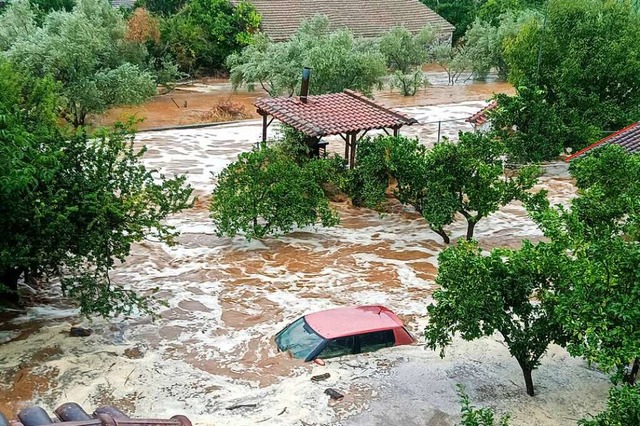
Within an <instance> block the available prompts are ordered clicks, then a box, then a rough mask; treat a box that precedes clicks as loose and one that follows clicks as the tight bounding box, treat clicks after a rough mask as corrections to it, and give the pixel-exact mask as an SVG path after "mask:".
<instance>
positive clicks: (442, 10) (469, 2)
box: [421, 0, 486, 43]
mask: <svg viewBox="0 0 640 426" xmlns="http://www.w3.org/2000/svg"><path fill="white" fill-rule="evenodd" d="M421 1H422V3H424V4H425V5H427V6H428V7H429V8H431V9H432V10H433V11H434V12H436V13H437V14H438V15H440V16H442V17H443V18H444V19H446V20H447V21H449V22H450V23H451V24H453V26H455V27H456V29H455V31H454V32H453V42H454V43H455V42H456V41H457V40H458V39H460V38H462V36H463V35H464V33H465V32H466V31H467V28H468V27H469V25H471V23H472V22H473V20H474V19H475V18H476V15H477V13H478V10H479V8H480V5H482V4H483V3H484V2H485V1H486V0H421Z"/></svg>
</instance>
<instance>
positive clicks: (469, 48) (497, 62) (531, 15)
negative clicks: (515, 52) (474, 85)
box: [464, 2, 539, 79]
mask: <svg viewBox="0 0 640 426" xmlns="http://www.w3.org/2000/svg"><path fill="white" fill-rule="evenodd" d="M488 4H490V2H487V3H486V4H485V5H488ZM538 16H539V13H538V12H535V11H531V10H525V11H511V10H510V11H507V12H506V13H504V14H501V15H500V16H499V17H498V16H496V17H495V18H494V19H493V20H489V19H486V20H485V19H476V20H475V21H474V23H473V25H472V26H471V27H469V29H468V30H467V32H466V34H465V36H464V42H465V45H464V46H465V51H466V55H467V57H468V60H469V61H470V63H471V65H470V67H471V69H472V71H473V73H474V77H475V78H478V79H484V78H485V77H486V76H487V74H489V72H490V71H491V70H492V69H495V70H496V71H497V72H498V76H499V77H500V78H503V79H506V78H507V75H508V72H509V67H508V64H507V62H506V60H505V53H504V52H505V48H506V46H507V45H508V43H509V41H510V40H511V38H513V37H515V36H516V35H517V34H518V33H519V31H520V28H522V27H523V26H524V25H525V24H526V23H527V22H529V21H531V20H533V19H535V18H536V17H538Z"/></svg>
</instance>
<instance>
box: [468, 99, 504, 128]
mask: <svg viewBox="0 0 640 426" xmlns="http://www.w3.org/2000/svg"><path fill="white" fill-rule="evenodd" d="M497 106H498V102H497V101H492V102H491V103H490V104H489V105H487V106H486V107H484V108H482V109H481V110H480V111H478V112H476V113H475V114H473V115H472V116H471V117H469V118H467V119H466V120H464V121H466V122H467V123H471V124H473V125H475V126H481V125H483V124H484V123H486V122H487V121H489V117H488V116H487V112H488V111H491V110H492V109H495V108H496V107H497Z"/></svg>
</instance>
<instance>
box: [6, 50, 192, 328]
mask: <svg viewBox="0 0 640 426" xmlns="http://www.w3.org/2000/svg"><path fill="white" fill-rule="evenodd" d="M0 76H1V77H2V78H0V142H1V143H0V154H1V155H0V215H1V216H2V218H3V220H2V221H0V232H1V233H2V235H3V236H4V238H3V239H2V241H0V280H1V281H2V283H3V284H4V285H5V286H6V287H8V288H10V289H11V290H13V291H15V290H16V289H17V279H18V278H19V277H20V276H23V277H24V278H25V279H27V278H38V277H41V276H44V277H61V278H62V286H63V291H64V292H65V293H66V294H67V295H68V296H70V297H71V298H72V299H73V300H75V301H77V302H78V303H79V304H80V308H81V312H82V313H83V314H85V315H90V314H99V315H102V316H107V315H111V314H129V313H131V312H134V311H135V310H142V311H143V312H149V311H150V309H151V305H150V304H149V300H148V299H147V298H146V297H145V296H143V295H141V294H139V293H138V292H135V291H133V290H130V289H127V288H125V287H122V286H119V285H117V284H113V283H111V282H110V281H109V275H108V273H109V270H110V269H112V267H113V266H114V264H115V262H116V261H124V260H125V259H126V257H127V256H128V255H129V252H130V248H131V245H132V243H134V242H137V241H140V240H142V239H144V238H156V239H158V240H160V241H165V242H167V243H172V242H173V238H174V237H175V235H176V233H175V230H174V229H173V228H172V227H170V226H167V225H166V224H165V223H164V219H165V218H166V217H167V216H168V215H169V214H171V213H174V212H177V211H179V210H181V209H183V208H186V207H189V206H190V205H191V203H190V201H189V199H190V196H191V191H192V190H191V189H190V188H189V187H187V186H185V184H184V183H185V178H184V177H181V176H179V177H175V178H173V179H167V178H165V177H164V176H162V175H158V174H157V173H155V172H154V171H150V170H147V169H146V168H145V167H144V165H143V164H142V161H141V160H142V156H143V154H144V152H145V150H144V149H141V150H140V149H136V148H134V145H133V134H132V133H131V132H130V131H129V129H128V127H126V126H122V125H119V126H117V127H116V128H115V129H114V130H113V131H110V132H107V131H101V132H98V133H97V134H95V135H93V136H91V137H89V136H88V135H87V134H86V133H85V132H82V131H81V132H78V133H76V134H73V135H62V134H60V133H59V131H58V130H57V129H56V118H55V109H56V105H57V93H56V92H55V90H56V85H55V84H54V83H53V81H52V80H51V79H50V78H44V79H39V78H33V77H29V76H28V75H26V74H23V73H20V72H19V71H16V70H14V69H13V68H12V67H11V66H10V65H9V64H7V63H6V62H2V61H0Z"/></svg>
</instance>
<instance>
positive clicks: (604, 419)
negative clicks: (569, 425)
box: [578, 385, 640, 426]
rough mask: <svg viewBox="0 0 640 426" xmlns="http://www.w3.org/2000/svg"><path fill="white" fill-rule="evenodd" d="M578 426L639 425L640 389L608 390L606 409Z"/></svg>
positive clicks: (619, 387) (619, 388) (580, 422)
mask: <svg viewBox="0 0 640 426" xmlns="http://www.w3.org/2000/svg"><path fill="white" fill-rule="evenodd" d="M578 424H579V425H580V426H635V425H638V424H640V388H638V386H627V385H625V386H615V387H613V388H611V389H610V390H609V397H608V398H607V409H606V410H605V411H603V412H602V413H600V414H598V415H597V416H595V417H594V418H592V419H583V420H580V421H579V422H578Z"/></svg>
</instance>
